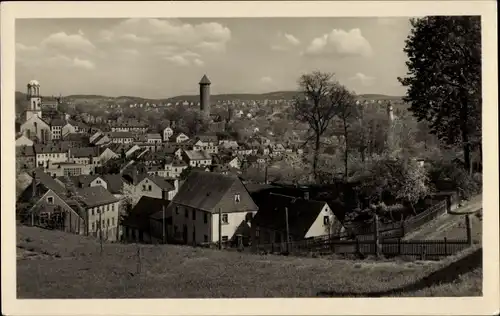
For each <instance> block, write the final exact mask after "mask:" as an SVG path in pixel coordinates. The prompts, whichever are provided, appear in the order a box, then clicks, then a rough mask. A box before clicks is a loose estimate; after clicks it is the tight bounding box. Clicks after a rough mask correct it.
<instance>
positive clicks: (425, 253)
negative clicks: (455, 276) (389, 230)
mask: <svg viewBox="0 0 500 316" xmlns="http://www.w3.org/2000/svg"><path fill="white" fill-rule="evenodd" d="M470 245H471V241H469V240H447V239H446V238H445V239H443V240H409V241H406V240H405V241H403V240H401V239H397V240H390V241H383V242H381V243H380V253H381V254H382V255H384V256H385V257H394V256H417V257H444V256H449V255H452V254H454V253H457V252H459V251H461V250H464V249H466V248H467V247H469V246H470ZM256 249H257V251H258V252H267V253H289V254H294V255H300V254H307V253H310V252H313V253H321V254H340V255H348V254H362V255H375V254H376V253H377V249H376V244H375V243H374V242H373V241H361V240H331V241H328V240H325V241H321V240H318V239H314V240H303V241H299V242H289V243H288V245H287V243H275V244H266V245H257V246H256Z"/></svg>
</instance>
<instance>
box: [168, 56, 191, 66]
mask: <svg viewBox="0 0 500 316" xmlns="http://www.w3.org/2000/svg"><path fill="white" fill-rule="evenodd" d="M165 60H167V61H169V62H171V63H173V64H175V65H178V66H189V65H190V64H191V63H190V62H189V60H187V59H186V58H185V57H184V56H182V55H175V56H167V57H165Z"/></svg>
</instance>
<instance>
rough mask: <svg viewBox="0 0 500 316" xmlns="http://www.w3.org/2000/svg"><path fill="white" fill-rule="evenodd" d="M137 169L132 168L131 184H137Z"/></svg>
mask: <svg viewBox="0 0 500 316" xmlns="http://www.w3.org/2000/svg"><path fill="white" fill-rule="evenodd" d="M138 173H139V171H137V169H134V170H132V184H133V185H136V184H137V174H138Z"/></svg>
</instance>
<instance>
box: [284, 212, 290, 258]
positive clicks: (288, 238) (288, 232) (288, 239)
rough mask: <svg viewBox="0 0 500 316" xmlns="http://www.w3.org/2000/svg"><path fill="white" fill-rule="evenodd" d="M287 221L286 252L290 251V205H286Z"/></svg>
mask: <svg viewBox="0 0 500 316" xmlns="http://www.w3.org/2000/svg"><path fill="white" fill-rule="evenodd" d="M285 223H286V252H289V251H290V249H289V244H290V230H289V228H288V207H285Z"/></svg>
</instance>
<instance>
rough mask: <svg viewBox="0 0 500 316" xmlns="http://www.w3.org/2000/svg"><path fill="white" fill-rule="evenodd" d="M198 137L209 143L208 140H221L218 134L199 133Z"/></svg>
mask: <svg viewBox="0 0 500 316" xmlns="http://www.w3.org/2000/svg"><path fill="white" fill-rule="evenodd" d="M196 139H199V140H201V141H202V142H204V143H207V142H212V143H217V142H218V141H219V139H218V137H217V135H210V134H201V135H197V136H196Z"/></svg>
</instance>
